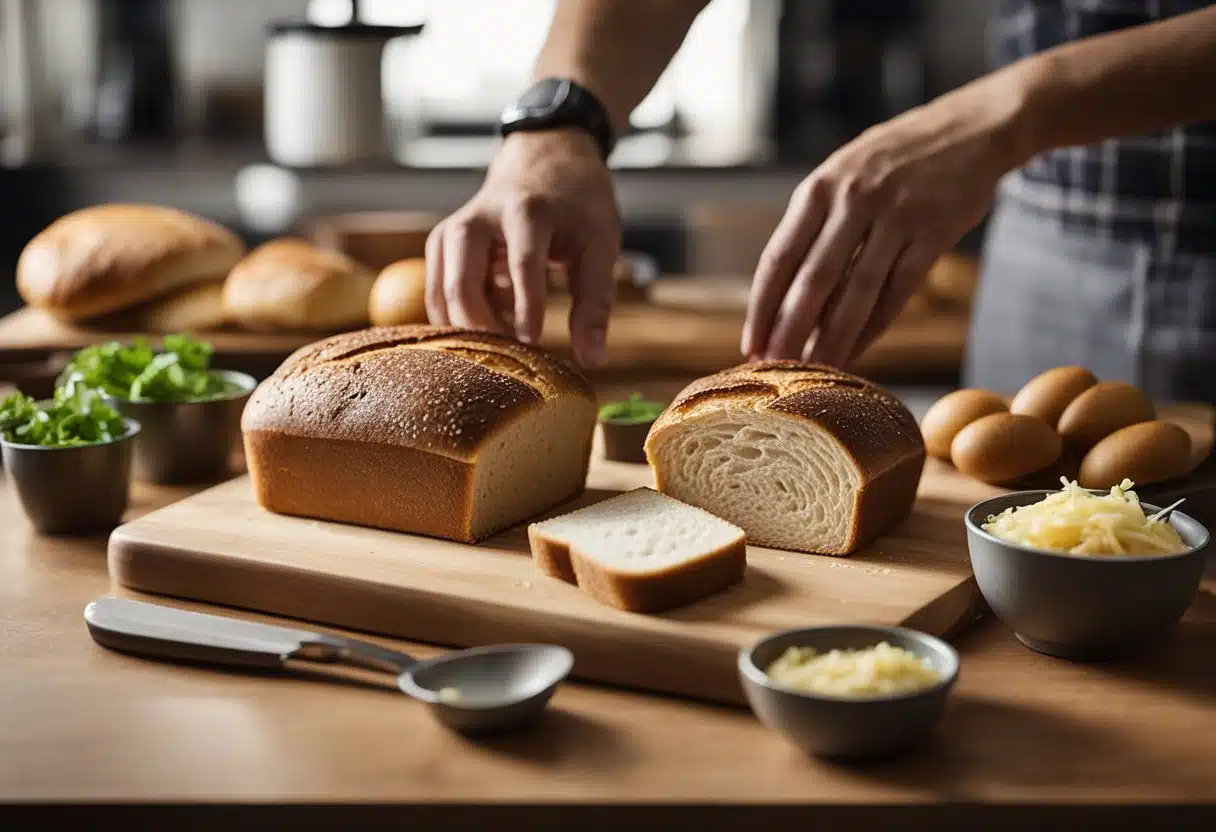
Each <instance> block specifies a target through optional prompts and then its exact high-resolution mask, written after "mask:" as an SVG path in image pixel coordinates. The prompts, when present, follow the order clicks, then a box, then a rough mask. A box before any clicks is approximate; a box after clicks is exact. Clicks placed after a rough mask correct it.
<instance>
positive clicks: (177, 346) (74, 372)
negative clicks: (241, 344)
mask: <svg viewBox="0 0 1216 832" xmlns="http://www.w3.org/2000/svg"><path fill="white" fill-rule="evenodd" d="M211 353H212V347H211V345H210V344H209V343H207V342H206V341H196V340H194V339H193V338H191V337H190V336H188V335H167V336H165V339H164V344H163V346H162V348H161V350H160V351H159V352H157V351H156V350H153V349H152V347H151V346H149V345H148V342H147V341H145V340H144V339H143V338H137V339H135V341H134V342H133V343H130V344H122V343H119V342H118V341H110V342H107V343H104V344H94V345H93V346H91V347H85V348H84V349H82V350H80V351H79V352H77V353H76V354H75V355H74V356H72V361H71V363H69V364H68V366H67V367H66V368H65V369H64V371H63V374H62V375H61V376H60V379H59V381H60V384H64V383H66V382H68V381H76V382H79V383H81V384H84V385H85V386H87V387H92V388H95V389H97V390H100V391H102V392H103V393H105V394H106V395H108V396H113V397H114V398H117V399H127V400H129V401H144V402H148V401H197V400H199V399H212V398H218V397H222V396H224V395H227V394H229V393H231V392H233V389H234V388H233V386H232V385H231V384H229V383H228V382H226V381H224V379H222V378H220V377H219V376H217V375H216V374H215V373H213V372H212V371H211V370H210V364H211Z"/></svg>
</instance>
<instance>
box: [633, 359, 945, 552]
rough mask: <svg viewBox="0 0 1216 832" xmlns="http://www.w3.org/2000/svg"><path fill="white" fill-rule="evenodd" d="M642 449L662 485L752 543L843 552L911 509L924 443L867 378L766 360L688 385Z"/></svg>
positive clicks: (906, 416)
mask: <svg viewBox="0 0 1216 832" xmlns="http://www.w3.org/2000/svg"><path fill="white" fill-rule="evenodd" d="M646 457H647V459H649V460H650V464H651V467H653V468H654V472H655V482H656V485H657V486H658V489H659V490H660V491H662V492H663V493H664V494H669V495H671V496H672V497H675V498H676V499H678V500H683V501H685V502H687V503H690V504H692V505H695V506H699V507H701V508H703V509H705V510H706V511H709V512H712V513H713V514H714V515H716V516H718V517H722V518H724V519H726V520H728V521H730V522H732V523H735V524H737V525H739V526H740V527H741V528H742V529H743V530H744V531H746V532H747V537H748V540H749V541H750V542H751V543H752V544H753V545H759V546H772V547H775V548H778V549H792V550H795V551H803V552H811V553H816V554H827V555H847V554H851V553H853V552H855V551H857V550H858V549H860V548H861V547H863V546H865V545H866V544H867V543H869V542H871V541H872V540H874V539H875V538H877V537H878V536H880V535H882V534H885V533H887V532H888V531H890V530H891V528H892V527H893V526H895V525H896V524H897V523H899V522H900V521H902V520H903V519H904V518H905V517H907V516H908V514H909V513H910V512H911V511H912V504H913V501H914V500H915V499H916V491H917V487H918V486H919V484H920V476H921V469H922V468H923V467H924V462H925V443H924V440H923V439H922V438H921V433H920V429H919V428H918V427H917V424H916V420H915V419H914V418H913V417H912V414H911V413H909V412H908V409H907V408H906V407H905V406H904V405H903V404H902V403H900V402H899V400H897V399H896V398H895V397H894V396H892V395H890V394H889V393H887V392H886V391H884V390H882V389H881V388H880V387H878V386H876V385H875V384H873V383H872V382H869V381H866V380H865V379H862V378H858V377H857V376H853V375H850V374H848V373H843V372H841V371H839V370H834V369H832V368H830V367H822V366H818V365H814V364H803V363H801V362H797V361H765V362H758V363H754V364H745V365H742V366H739V367H734V368H731V369H729V370H724V371H722V372H720V373H717V374H715V375H712V376H708V377H706V378H703V379H701V380H699V381H695V382H693V383H692V384H690V385H689V386H688V387H686V388H685V389H684V391H683V392H681V393H680V394H679V395H678V396H677V397H676V399H675V401H673V402H672V403H671V405H670V406H668V408H667V410H665V411H664V412H663V414H662V415H661V416H660V417H659V418H658V420H657V421H656V422H655V423H654V426H653V427H652V428H651V429H650V435H649V436H648V437H647V439H646Z"/></svg>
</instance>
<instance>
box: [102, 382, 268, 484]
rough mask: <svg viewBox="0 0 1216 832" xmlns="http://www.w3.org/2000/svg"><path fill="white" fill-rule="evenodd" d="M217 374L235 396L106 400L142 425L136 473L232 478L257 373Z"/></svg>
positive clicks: (148, 477) (171, 479)
mask: <svg viewBox="0 0 1216 832" xmlns="http://www.w3.org/2000/svg"><path fill="white" fill-rule="evenodd" d="M212 373H213V374H214V375H216V376H218V377H220V378H222V379H224V380H225V381H227V382H229V383H231V384H233V385H236V388H237V389H236V390H234V391H233V393H232V394H231V395H228V396H224V397H220V398H215V399H205V400H202V401H186V402H137V401H131V400H130V399H120V398H117V397H114V396H106V401H107V402H108V403H109V404H110V405H111V406H112V407H114V408H115V409H116V410H118V411H119V412H120V413H122V414H123V415H124V416H129V417H131V418H132V419H136V420H138V421H139V423H140V424H141V425H143V430H142V431H141V432H140V436H139V441H137V442H136V443H135V463H134V464H135V477H136V478H137V479H139V480H142V481H144V482H151V483H156V484H158V485H173V484H188V483H205V482H216V481H218V480H222V479H227V477H228V474H229V464H230V463H231V460H232V452H233V450H234V449H235V448H236V447H237V444H238V442H239V441H240V437H241V413H242V411H244V409H245V402H246V401H248V400H249V396H250V395H251V394H252V393H253V389H254V388H255V387H256V386H257V381H256V380H255V379H254V378H253V376H250V375H246V374H245V373H238V372H236V371H234V370H213V371H212Z"/></svg>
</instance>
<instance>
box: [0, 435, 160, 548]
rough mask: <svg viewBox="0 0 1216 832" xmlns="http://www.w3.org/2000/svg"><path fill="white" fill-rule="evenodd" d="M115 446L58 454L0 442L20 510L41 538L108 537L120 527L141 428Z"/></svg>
mask: <svg viewBox="0 0 1216 832" xmlns="http://www.w3.org/2000/svg"><path fill="white" fill-rule="evenodd" d="M126 422H127V433H126V434H125V435H124V436H123V437H122V438H120V439H116V440H114V441H113V442H101V443H98V444H96V445H71V446H67V447H62V448H57V447H49V446H44V445H21V444H17V443H14V442H9V441H7V440H5V439H3V438H0V451H2V452H3V456H4V468H5V470H6V471H7V472H8V478H9V479H10V480H11V481H12V483H13V485H14V486H15V488H16V490H17V498H18V500H20V502H21V507H22V508H23V509H24V510H25V514H26V516H27V517H29V519H30V523H31V524H33V526H34V528H35V529H36V530H37V531H38V532H39V533H40V534H46V535H69V534H89V533H92V532H99V531H108V530H109V529H112V528H114V527H115V526H117V525H118V524H119V523H120V522H122V516H123V514H124V513H125V512H126V510H127V502H128V499H129V495H130V487H131V457H132V453H131V452H132V450H133V448H134V447H135V442H134V441H133V440H134V439H135V437H136V436H137V435H138V434H139V432H140V424H139V422H137V421H135V420H134V419H127V420H126Z"/></svg>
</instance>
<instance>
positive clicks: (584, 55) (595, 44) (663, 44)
mask: <svg viewBox="0 0 1216 832" xmlns="http://www.w3.org/2000/svg"><path fill="white" fill-rule="evenodd" d="M708 5H709V0H643V2H638V0H557V8H556V9H555V10H554V13H553V20H552V23H551V24H550V26H549V36H548V39H547V40H546V41H545V45H544V46H543V47H542V48H541V51H540V54H539V55H538V56H537V59H536V63H535V65H534V67H533V70H532V77H533V80H541V79H543V78H570V79H572V80H574V81H577V82H578V83H579V84H581V85H582V86H584V87H586V88H587V89H589V90H591V91H592V92H593V93H595V95H596V97H598V98H599V99H600V101H601V103H603V105H604V106H605V107H607V108H608V112H609V113H610V114H611V116H612V124H613V127H615V128H616V131H617V134H618V135H620V134H621V133H624V132H625V130H626V129H627V128H628V126H629V114H630V113H631V112H633V109H634V108H635V107H637V106H638V104H640V103H642V99H643V98H645V97H646V95H647V93H649V92H650V90H651V88H652V87H653V86H654V85H655V82H656V81H658V80H659V76H660V75H662V74H663V70H664V69H665V68H666V67H667V65H668V64H669V63H670V62H671V59H672V58H673V57H674V56H675V54H676V51H677V50H678V49H679V48H680V44H681V43H683V41H684V37H685V35H687V34H688V30H689V28H691V27H692V24H693V21H694V20H696V19H697V15H699V14H700V13H701V12H702V11H703V10H704V9H705V7H706V6H708Z"/></svg>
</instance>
